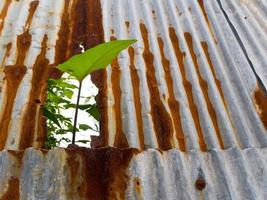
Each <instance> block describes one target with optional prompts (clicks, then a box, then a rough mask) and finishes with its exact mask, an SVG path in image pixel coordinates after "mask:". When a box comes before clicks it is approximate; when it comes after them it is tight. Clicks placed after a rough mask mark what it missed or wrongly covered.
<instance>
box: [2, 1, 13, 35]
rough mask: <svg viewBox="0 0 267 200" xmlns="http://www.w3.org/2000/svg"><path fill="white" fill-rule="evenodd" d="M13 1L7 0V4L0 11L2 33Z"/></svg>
mask: <svg viewBox="0 0 267 200" xmlns="http://www.w3.org/2000/svg"><path fill="white" fill-rule="evenodd" d="M11 2H12V1H11V0H6V1H5V5H4V7H3V10H2V11H1V13H0V34H1V33H2V30H3V27H4V24H5V18H6V15H7V11H8V8H9V6H10V4H11Z"/></svg>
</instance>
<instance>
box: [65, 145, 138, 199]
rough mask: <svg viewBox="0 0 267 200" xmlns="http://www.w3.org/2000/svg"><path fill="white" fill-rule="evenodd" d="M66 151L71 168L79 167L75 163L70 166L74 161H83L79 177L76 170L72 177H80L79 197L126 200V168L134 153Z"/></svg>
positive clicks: (108, 149)
mask: <svg viewBox="0 0 267 200" xmlns="http://www.w3.org/2000/svg"><path fill="white" fill-rule="evenodd" d="M66 151H67V153H68V154H69V156H70V160H69V161H70V162H69V164H71V165H73V166H72V167H71V168H73V169H77V167H78V166H76V164H77V163H76V164H75V163H71V161H72V160H73V158H74V157H77V156H81V158H82V165H81V166H82V174H81V175H80V174H77V173H75V172H77V170H76V171H74V170H73V176H81V177H82V181H83V182H82V183H81V184H80V185H79V186H78V189H79V195H80V197H83V198H85V199H98V200H106V199H125V191H126V189H127V182H128V176H127V169H128V166H129V162H130V161H131V159H132V157H133V155H134V154H136V153H137V150H135V149H124V150H119V149H116V148H103V149H102V148H100V149H87V148H75V149H66Z"/></svg>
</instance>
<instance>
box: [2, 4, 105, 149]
mask: <svg viewBox="0 0 267 200" xmlns="http://www.w3.org/2000/svg"><path fill="white" fill-rule="evenodd" d="M97 2H98V4H99V1H91V0H88V1H81V0H59V1H56V2H55V1H54V0H48V1H46V0H40V1H38V0H23V1H16V0H2V1H1V2H0V34H1V36H0V40H1V41H0V45H1V49H0V61H1V71H0V76H1V82H0V88H1V90H0V149H4V148H6V149H25V148H27V147H30V146H34V147H43V144H44V140H45V136H46V130H45V129H46V128H45V124H46V122H45V118H44V117H43V114H42V111H41V107H42V105H43V104H44V103H45V98H46V87H47V86H46V85H47V79H48V78H51V77H54V78H55V77H59V76H60V73H59V72H58V71H56V70H55V68H54V66H56V65H57V64H59V63H62V62H64V61H65V60H66V59H67V58H69V57H70V56H72V55H74V54H76V53H79V52H80V51H81V49H80V47H79V45H80V44H81V43H84V45H86V47H87V46H90V45H95V44H96V43H100V42H102V40H98V38H99V35H97V34H96V31H97V33H98V31H99V28H100V29H101V28H102V26H101V20H97V21H99V23H100V25H99V26H94V27H91V25H90V24H92V22H91V20H95V18H94V17H95V14H96V10H95V8H96V6H97ZM92 5H93V6H92ZM99 10H100V9H99ZM100 12H101V10H100ZM100 14H101V13H100ZM87 26H89V28H87ZM90 31H92V32H90ZM94 35H97V36H94ZM88 41H89V42H90V44H89V42H88ZM87 43H88V44H87ZM87 48H88V47H87Z"/></svg>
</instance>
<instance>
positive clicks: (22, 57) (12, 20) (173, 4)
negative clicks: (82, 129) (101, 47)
mask: <svg viewBox="0 0 267 200" xmlns="http://www.w3.org/2000/svg"><path fill="white" fill-rule="evenodd" d="M265 8H267V5H266V3H265V2H264V1H263V0H255V1H249V0H242V1H234V0H231V1H226V0H214V1H202V0H198V1H197V0H187V1H184V0H164V1H163V0H59V1H54V0H39V1H35V0H23V1H15V0H4V1H0V30H1V31H0V34H1V35H0V47H1V48H0V60H1V62H2V65H1V71H0V77H1V82H0V87H1V92H0V108H1V111H0V148H1V149H3V148H5V149H25V148H27V147H29V146H35V147H42V146H43V140H44V137H45V130H44V119H43V118H42V115H41V113H40V109H41V104H42V103H43V102H44V101H45V92H46V80H47V79H48V77H50V76H59V74H58V72H56V71H54V70H51V69H53V67H54V66H55V65H56V64H57V63H60V62H63V61H65V60H66V59H67V58H68V57H70V56H71V55H73V54H76V53H78V52H80V48H79V44H83V45H84V46H85V48H86V49H87V48H90V47H93V46H95V45H96V44H98V43H101V42H103V41H109V40H114V39H125V38H135V39H138V43H136V44H135V45H134V46H133V47H131V48H129V50H128V51H124V52H123V53H122V54H121V55H120V56H119V57H118V59H117V60H115V61H114V62H113V63H112V65H111V66H110V67H108V68H107V70H102V71H99V72H97V73H95V74H94V75H93V80H94V82H95V83H96V85H97V86H98V87H99V89H100V91H99V95H98V105H99V107H100V110H101V136H100V137H98V138H94V139H93V143H92V144H93V145H94V147H105V148H95V149H85V148H72V149H60V148H58V149H53V150H50V151H48V152H47V151H44V150H37V149H33V148H31V149H26V150H25V151H7V150H5V151H2V152H0V199H1V200H2V199H3V200H4V199H147V200H151V199H152V200H153V199H155V200H157V199H240V200H241V199H242V200H243V199H254V200H258V199H266V198H267V192H266V191H267V189H266V188H267V184H266V183H267V176H266V174H267V173H266V172H267V168H266V166H267V165H266V163H267V157H266V155H267V154H266V146H267V136H266V126H267V124H266V119H267V117H266V116H267V107H266V105H267V96H266V77H267V74H266V62H267V60H266V58H265V56H264V52H265V51H266V50H267V48H266V44H267V41H266V40H267V39H266V35H267V29H266V26H265V21H266V20H267V18H266V14H265V12H264V10H265ZM50 71H51V73H50ZM37 83H38V84H37ZM40 83H41V84H40ZM37 100H39V101H40V102H41V103H39V101H37ZM107 146H112V147H118V148H106V147H107ZM128 147H134V148H136V149H124V148H128ZM156 149H157V150H156Z"/></svg>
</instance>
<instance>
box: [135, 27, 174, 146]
mask: <svg viewBox="0 0 267 200" xmlns="http://www.w3.org/2000/svg"><path fill="white" fill-rule="evenodd" d="M140 30H141V33H142V38H143V42H144V52H143V58H144V61H145V64H146V77H147V83H148V88H149V92H150V104H151V115H152V120H153V122H154V123H153V124H154V131H155V133H156V136H157V140H158V144H159V148H160V149H162V150H168V149H171V148H174V146H173V144H172V142H171V139H172V135H173V127H172V122H171V118H170V116H169V113H168V112H167V111H166V109H165V107H164V105H163V103H162V102H161V99H160V93H159V90H158V87H157V80H156V75H155V66H154V55H153V54H152V52H151V51H150V49H149V41H148V32H147V29H146V26H145V25H144V24H142V23H141V24H140Z"/></svg>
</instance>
